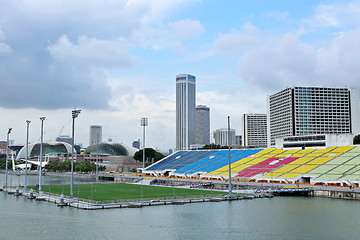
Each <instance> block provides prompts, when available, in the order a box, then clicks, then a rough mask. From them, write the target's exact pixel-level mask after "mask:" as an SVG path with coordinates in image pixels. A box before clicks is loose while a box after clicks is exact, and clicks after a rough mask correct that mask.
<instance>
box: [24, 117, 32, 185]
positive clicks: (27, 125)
mask: <svg viewBox="0 0 360 240" xmlns="http://www.w3.org/2000/svg"><path fill="white" fill-rule="evenodd" d="M30 123H31V121H30V120H26V155H25V184H24V192H27V171H28V153H29V125H30Z"/></svg>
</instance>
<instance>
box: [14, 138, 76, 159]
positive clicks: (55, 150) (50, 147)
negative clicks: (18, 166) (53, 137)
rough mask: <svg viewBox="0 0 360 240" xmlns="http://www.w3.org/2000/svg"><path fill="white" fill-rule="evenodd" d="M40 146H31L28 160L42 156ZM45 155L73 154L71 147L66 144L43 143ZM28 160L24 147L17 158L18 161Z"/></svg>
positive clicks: (32, 144) (33, 144)
mask: <svg viewBox="0 0 360 240" xmlns="http://www.w3.org/2000/svg"><path fill="white" fill-rule="evenodd" d="M40 144H41V143H39V142H37V143H31V144H29V149H28V158H31V157H36V156H39V155H40ZM42 151H43V155H47V154H53V155H59V154H69V153H70V154H71V145H70V144H68V143H65V142H43V149H42ZM25 158H26V146H24V147H23V148H22V149H21V150H20V151H19V154H18V155H17V156H16V160H20V159H25Z"/></svg>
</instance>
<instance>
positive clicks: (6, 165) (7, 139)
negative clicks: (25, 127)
mask: <svg viewBox="0 0 360 240" xmlns="http://www.w3.org/2000/svg"><path fill="white" fill-rule="evenodd" d="M11 130H12V128H9V130H8V132H7V136H6V163H5V171H6V172H5V186H4V188H5V190H6V189H7V182H8V159H9V135H10V133H11Z"/></svg>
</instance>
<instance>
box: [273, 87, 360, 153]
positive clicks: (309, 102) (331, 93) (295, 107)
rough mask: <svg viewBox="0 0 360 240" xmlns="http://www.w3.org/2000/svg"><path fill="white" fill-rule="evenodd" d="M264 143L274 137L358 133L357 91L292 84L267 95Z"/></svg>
mask: <svg viewBox="0 0 360 240" xmlns="http://www.w3.org/2000/svg"><path fill="white" fill-rule="evenodd" d="M268 123H269V124H268V146H269V147H272V146H274V145H275V138H282V137H287V136H303V135H314V134H354V135H357V134H359V133H360V107H359V91H358V90H357V89H348V88H326V87H292V88H287V89H284V90H282V91H280V92H278V93H276V94H274V95H271V96H269V97H268Z"/></svg>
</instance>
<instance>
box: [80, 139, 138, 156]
mask: <svg viewBox="0 0 360 240" xmlns="http://www.w3.org/2000/svg"><path fill="white" fill-rule="evenodd" d="M136 151H137V149H136V148H133V147H129V146H125V145H123V144H120V143H113V142H103V143H99V144H92V145H90V146H89V147H87V148H86V149H85V154H94V153H101V154H109V155H116V156H134V154H135V152H136Z"/></svg>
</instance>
